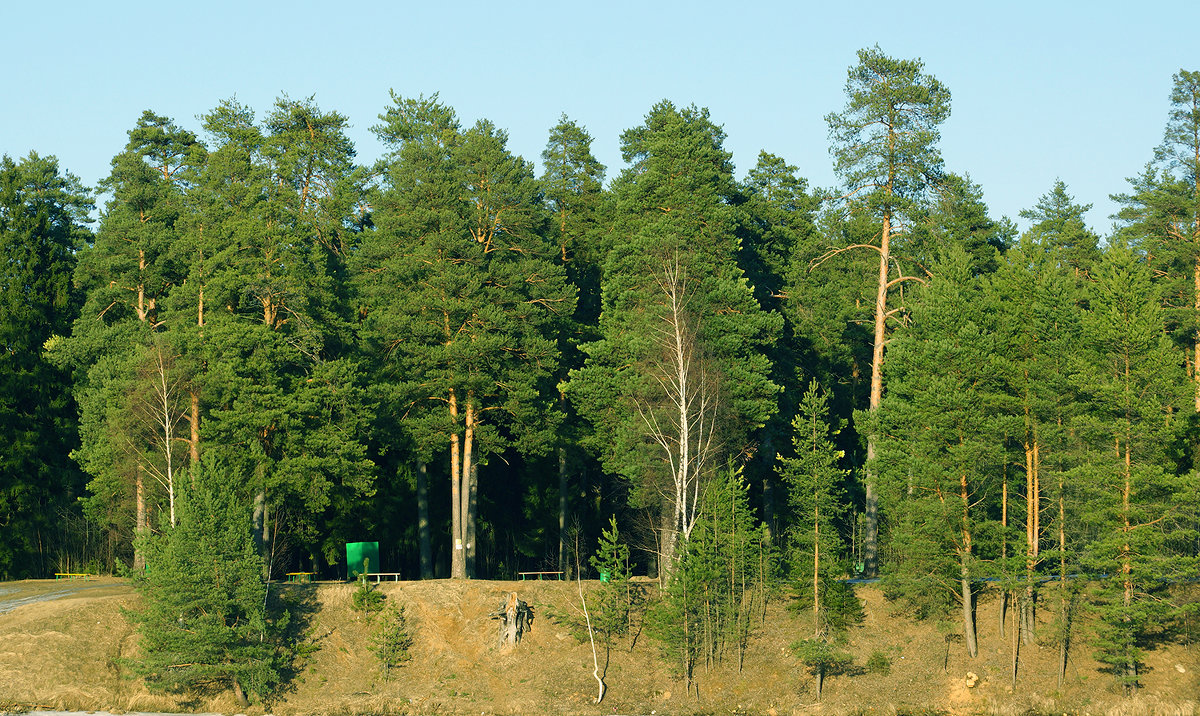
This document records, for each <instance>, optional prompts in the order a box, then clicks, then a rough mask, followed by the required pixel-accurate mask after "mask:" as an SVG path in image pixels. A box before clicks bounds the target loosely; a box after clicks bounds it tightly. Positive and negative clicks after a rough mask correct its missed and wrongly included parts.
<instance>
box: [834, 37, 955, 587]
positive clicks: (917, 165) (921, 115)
mask: <svg viewBox="0 0 1200 716" xmlns="http://www.w3.org/2000/svg"><path fill="white" fill-rule="evenodd" d="M846 100H847V101H846V108H845V110H843V111H842V112H841V113H833V114H829V115H827V116H826V117H825V120H826V122H827V123H828V124H829V136H830V139H831V140H832V145H831V146H830V149H829V151H830V153H831V154H832V155H833V157H834V169H835V170H836V171H837V173H838V175H839V176H840V177H841V179H842V181H843V182H844V183H845V185H846V190H847V196H848V197H851V198H853V199H854V203H857V204H859V205H861V211H863V212H865V213H866V214H867V215H868V216H870V217H872V218H874V219H876V220H877V221H878V222H879V226H880V230H879V232H878V234H877V235H878V244H876V243H875V238H874V237H872V238H871V239H869V240H868V241H866V242H865V243H863V244H861V245H855V246H850V247H839V248H835V249H833V250H832V251H831V255H833V254H836V253H840V252H841V251H844V250H845V249H847V248H859V247H865V248H871V249H874V250H875V251H877V252H878V254H879V270H878V281H877V282H876V291H875V302H874V348H873V352H872V356H871V389H870V396H869V404H868V410H869V411H871V412H874V411H875V410H877V409H878V408H879V405H880V403H881V402H882V400H883V382H884V381H883V364H884V363H883V361H884V346H885V344H886V343H887V334H888V318H889V317H890V316H893V315H894V312H895V310H896V309H894V308H891V307H890V306H892V305H894V304H893V303H891V302H890V296H891V295H892V293H893V290H896V291H898V290H899V289H900V288H901V287H902V286H903V284H904V283H905V282H906V281H907V280H910V279H911V278H912V277H913V276H912V274H909V275H906V274H905V272H904V271H903V270H901V271H900V273H899V275H896V276H895V277H894V278H893V272H894V271H896V266H897V265H898V264H896V265H894V263H893V259H892V246H891V241H892V235H893V233H896V232H897V231H898V230H900V229H901V228H903V227H904V225H905V223H906V221H907V220H909V219H910V218H911V217H912V216H913V215H914V214H915V213H917V211H918V209H919V207H920V204H921V202H922V200H923V199H924V197H925V195H926V193H927V192H928V191H929V189H930V188H931V187H932V186H933V185H936V184H937V183H938V181H939V180H940V176H941V171H942V158H941V154H940V153H939V152H938V149H937V141H938V139H939V138H940V133H939V130H938V125H940V124H941V123H942V122H943V121H945V120H946V118H947V117H948V116H949V115H950V91H949V90H948V89H946V87H945V86H944V85H943V84H942V83H941V82H939V81H938V80H937V79H936V78H934V77H933V76H931V75H927V74H925V73H924V64H923V63H922V62H921V61H920V60H896V59H893V58H891V57H888V56H886V55H884V54H883V51H882V50H880V49H879V47H874V48H872V49H869V50H859V52H858V64H857V65H856V66H854V67H851V68H850V69H849V71H848V72H847V79H846ZM878 442H879V435H878V434H877V433H875V432H868V433H867V463H868V464H872V463H873V461H874V459H875V457H876V450H877V445H878ZM864 487H865V500H866V504H865V508H866V509H865V519H866V534H865V536H864V545H863V550H864V553H863V557H864V562H865V573H866V574H867V575H868V576H874V575H875V571H876V561H877V549H878V547H877V540H878V499H879V497H878V494H877V485H876V478H875V473H874V468H870V467H868V468H867V471H866V475H865V485H864Z"/></svg>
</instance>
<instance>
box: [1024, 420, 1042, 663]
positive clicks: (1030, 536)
mask: <svg viewBox="0 0 1200 716" xmlns="http://www.w3.org/2000/svg"><path fill="white" fill-rule="evenodd" d="M1040 453H1041V446H1040V445H1039V444H1038V439H1037V437H1036V435H1035V436H1034V438H1033V440H1032V441H1031V442H1027V443H1026V445H1025V462H1026V481H1025V596H1024V599H1023V600H1022V603H1021V620H1022V623H1021V643H1022V644H1025V645H1029V644H1032V643H1033V640H1034V637H1035V636H1036V634H1035V631H1034V630H1035V628H1036V622H1037V617H1036V612H1035V611H1034V609H1036V604H1037V594H1035V592H1034V585H1035V581H1034V570H1035V569H1037V565H1038V562H1039V556H1038V554H1039V545H1040V542H1041V532H1042V527H1041V504H1042V487H1041V475H1040V474H1039V473H1040V471H1041V454H1040Z"/></svg>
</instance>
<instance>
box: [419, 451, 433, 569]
mask: <svg viewBox="0 0 1200 716" xmlns="http://www.w3.org/2000/svg"><path fill="white" fill-rule="evenodd" d="M417 542H418V543H419V545H420V552H421V579H432V578H433V553H432V551H431V549H430V543H429V473H428V471H427V470H426V466H425V461H424V460H420V461H418V462H417Z"/></svg>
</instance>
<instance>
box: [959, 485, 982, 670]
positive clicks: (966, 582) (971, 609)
mask: <svg viewBox="0 0 1200 716" xmlns="http://www.w3.org/2000/svg"><path fill="white" fill-rule="evenodd" d="M958 484H959V497H960V498H961V499H962V550H961V551H960V553H959V554H960V565H961V566H960V569H961V578H962V581H961V589H962V608H963V636H964V637H965V639H966V642H967V655H968V656H970V657H971V658H972V659H974V658H975V656H976V655H977V654H978V653H979V647H978V644H977V642H976V638H975V605H974V598H973V595H972V593H971V557H972V549H973V547H972V535H971V512H970V510H971V501H970V494H969V493H968V492H967V474H966V473H965V472H964V473H960V474H959V483H958Z"/></svg>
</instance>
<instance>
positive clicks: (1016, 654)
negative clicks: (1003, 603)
mask: <svg viewBox="0 0 1200 716" xmlns="http://www.w3.org/2000/svg"><path fill="white" fill-rule="evenodd" d="M1021 631H1023V629H1022V625H1021V620H1020V619H1017V620H1016V623H1015V624H1013V630H1012V670H1011V672H1010V674H1009V688H1011V689H1012V691H1013V692H1014V693H1015V692H1016V690H1017V665H1018V660H1019V658H1020V652H1021V638H1020V636H1021Z"/></svg>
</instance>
